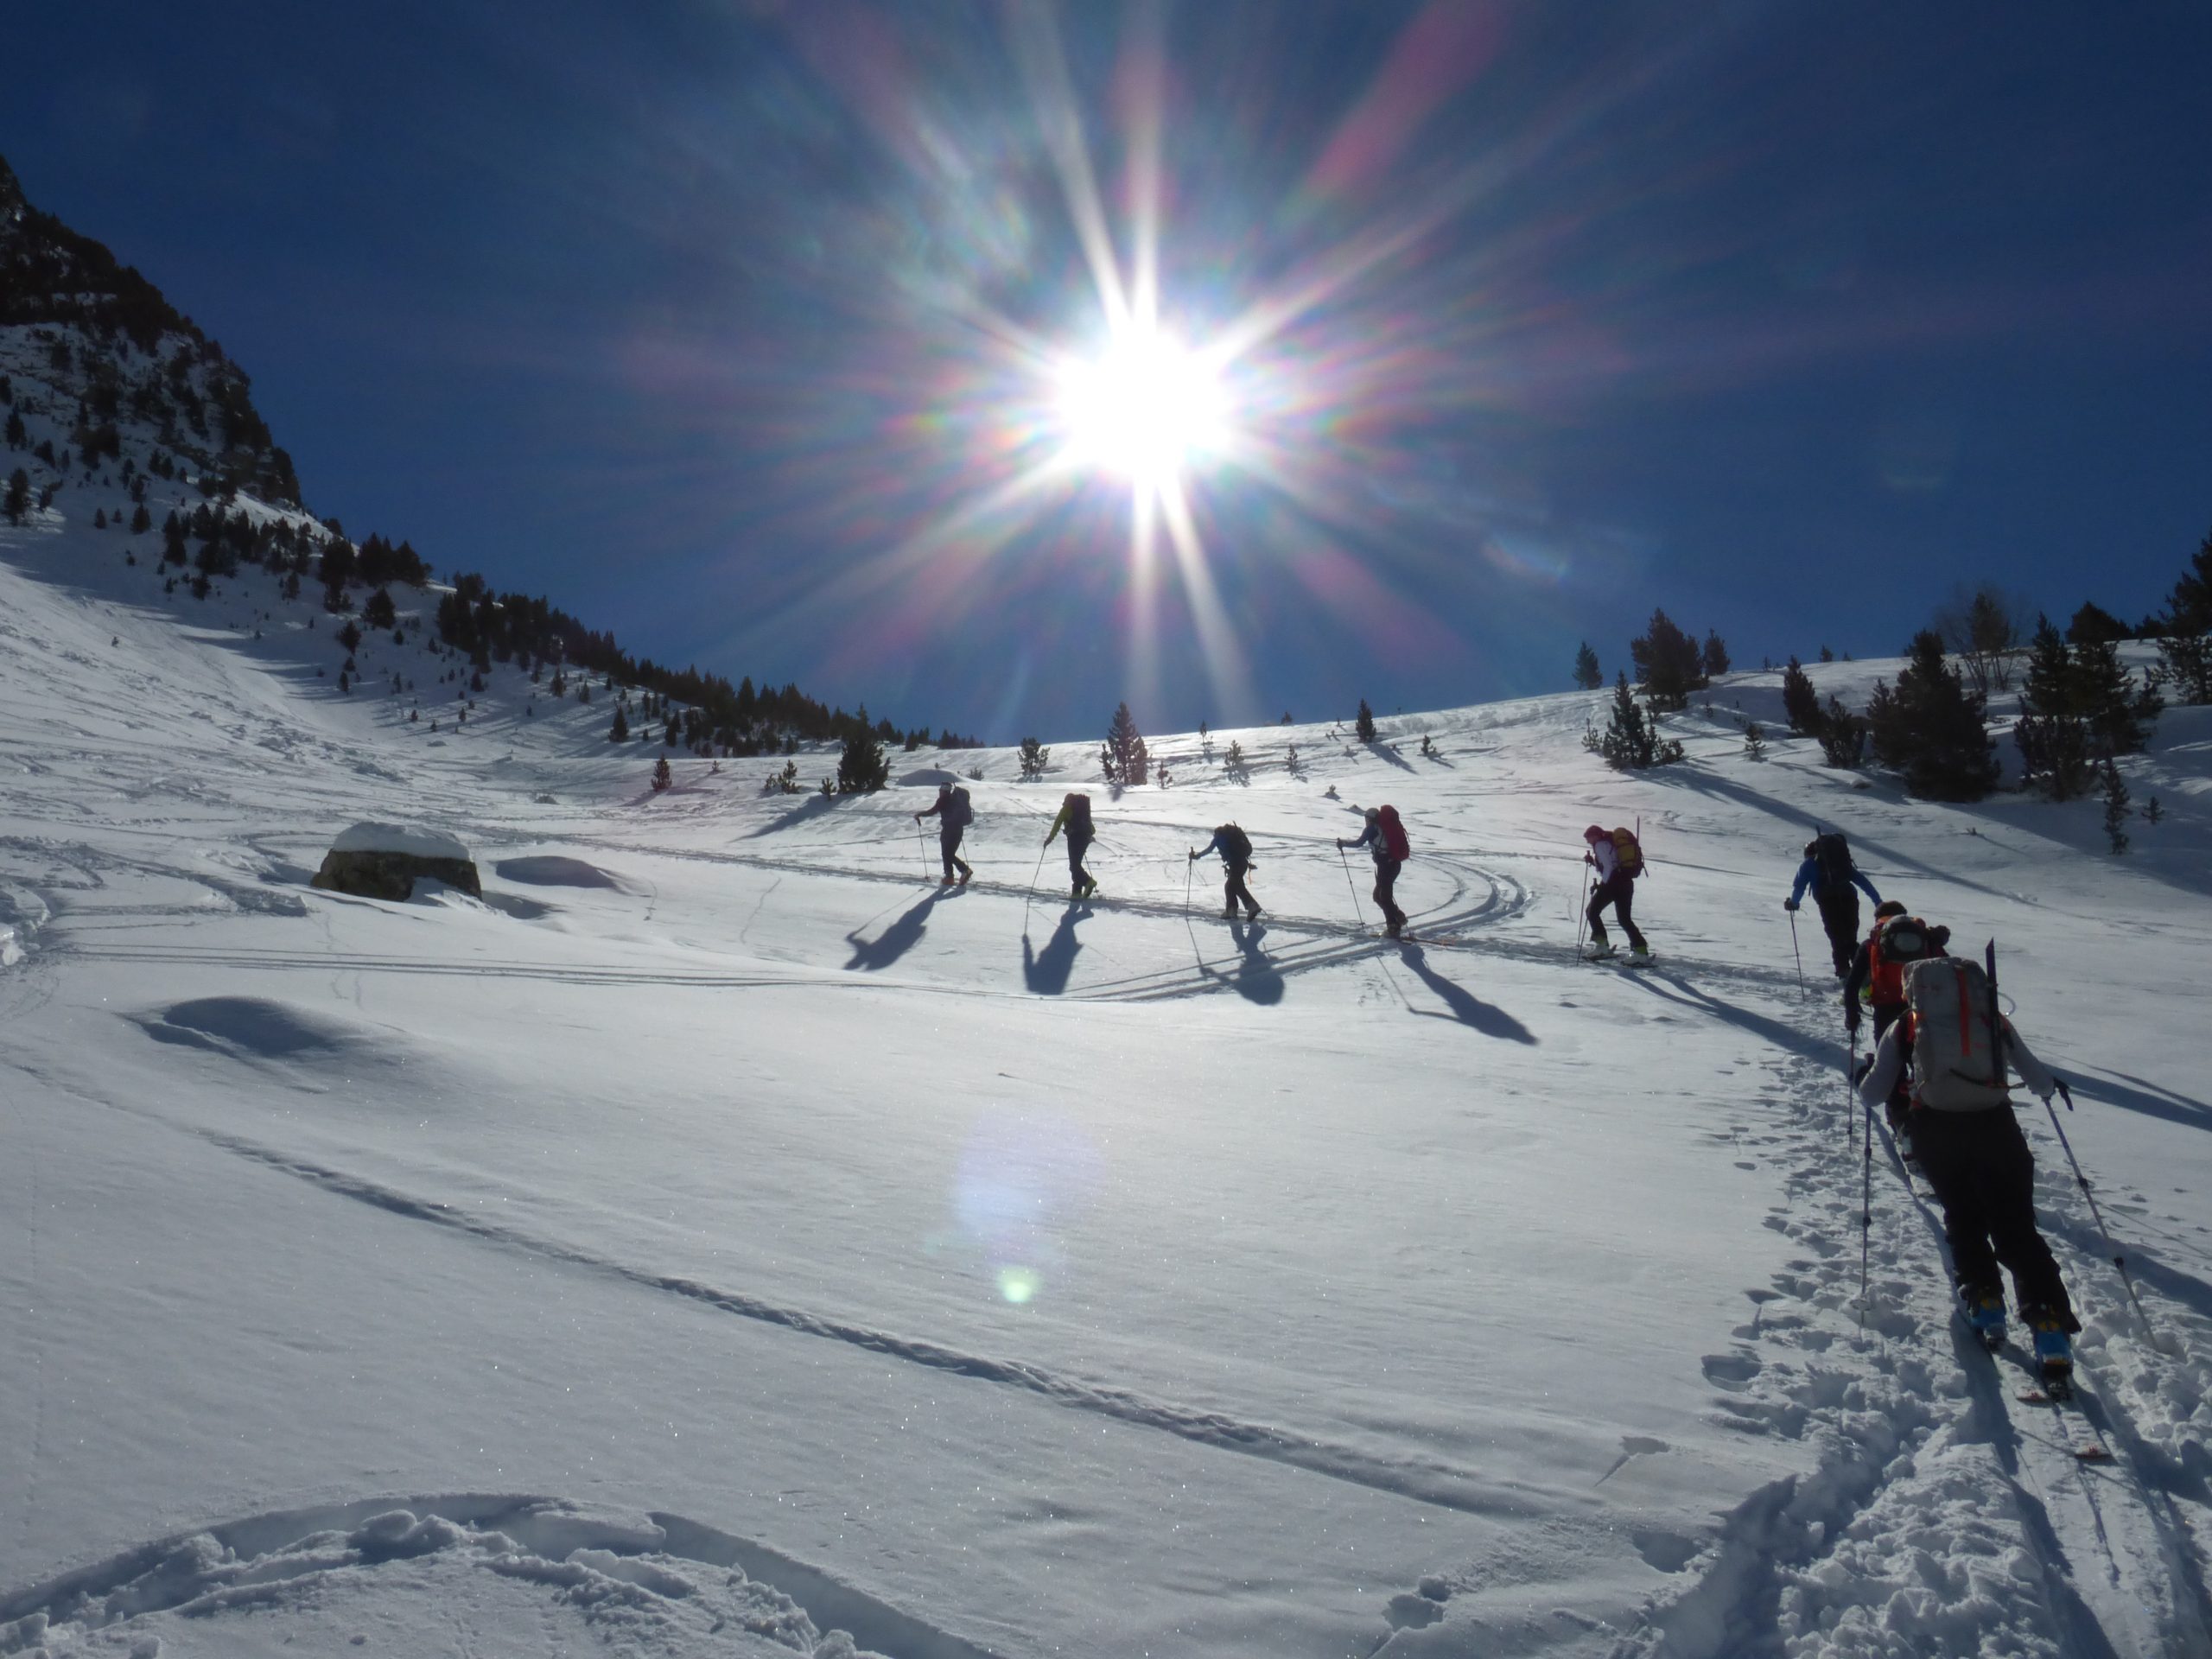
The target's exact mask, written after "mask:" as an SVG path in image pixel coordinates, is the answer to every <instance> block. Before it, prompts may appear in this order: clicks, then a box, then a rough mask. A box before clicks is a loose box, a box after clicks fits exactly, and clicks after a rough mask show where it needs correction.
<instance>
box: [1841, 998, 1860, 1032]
mask: <svg viewBox="0 0 2212 1659" xmlns="http://www.w3.org/2000/svg"><path fill="white" fill-rule="evenodd" d="M1843 1028H1844V1029H1845V1030H1846V1031H1847V1032H1849V1033H1851V1034H1852V1035H1853V1037H1856V1036H1857V1035H1858V1034H1859V1008H1858V1006H1857V1005H1856V1004H1853V1006H1851V1007H1847V1008H1846V1009H1844V1011H1843Z"/></svg>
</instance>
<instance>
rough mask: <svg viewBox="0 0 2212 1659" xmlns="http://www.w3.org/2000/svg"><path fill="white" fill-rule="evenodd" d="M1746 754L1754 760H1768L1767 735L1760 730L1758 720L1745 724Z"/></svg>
mask: <svg viewBox="0 0 2212 1659" xmlns="http://www.w3.org/2000/svg"><path fill="white" fill-rule="evenodd" d="M1744 754H1745V758H1746V759H1748V760H1765V759H1766V734H1765V733H1764V731H1762V730H1761V729H1760V728H1759V723H1758V721H1756V720H1751V721H1745V722H1744Z"/></svg>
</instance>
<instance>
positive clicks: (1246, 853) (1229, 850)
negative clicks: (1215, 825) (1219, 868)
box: [1214, 823, 1252, 864]
mask: <svg viewBox="0 0 2212 1659" xmlns="http://www.w3.org/2000/svg"><path fill="white" fill-rule="evenodd" d="M1214 835H1215V836H1216V837H1217V839H1218V840H1219V841H1220V842H1221V851H1222V855H1223V856H1224V857H1225V858H1226V859H1228V860H1229V861H1230V863H1232V864H1249V863H1250V862H1251V861H1252V837H1251V836H1248V835H1246V834H1245V833H1244V832H1243V830H1242V829H1238V828H1237V827H1236V825H1235V824H1233V823H1224V824H1223V825H1222V826H1221V828H1220V829H1217V830H1215V831H1214Z"/></svg>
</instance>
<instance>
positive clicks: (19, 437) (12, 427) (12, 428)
mask: <svg viewBox="0 0 2212 1659" xmlns="http://www.w3.org/2000/svg"><path fill="white" fill-rule="evenodd" d="M29 442H30V434H29V432H27V431H25V430H24V429H23V411H22V410H20V409H11V410H9V411H8V447H9V448H10V449H21V448H24V447H25V446H26V445H28V444H29Z"/></svg>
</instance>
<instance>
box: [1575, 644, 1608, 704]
mask: <svg viewBox="0 0 2212 1659" xmlns="http://www.w3.org/2000/svg"><path fill="white" fill-rule="evenodd" d="M1574 683H1575V684H1576V685H1578V686H1580V687H1581V689H1582V690H1585V691H1595V690H1597V689H1598V688H1599V686H1601V685H1603V684H1604V683H1605V670H1603V669H1602V668H1599V666H1598V653H1597V652H1594V651H1592V650H1591V649H1590V642H1589V641H1588V640H1587V639H1585V640H1584V641H1583V642H1582V647H1581V649H1580V650H1579V651H1577V652H1575V653H1574Z"/></svg>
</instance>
